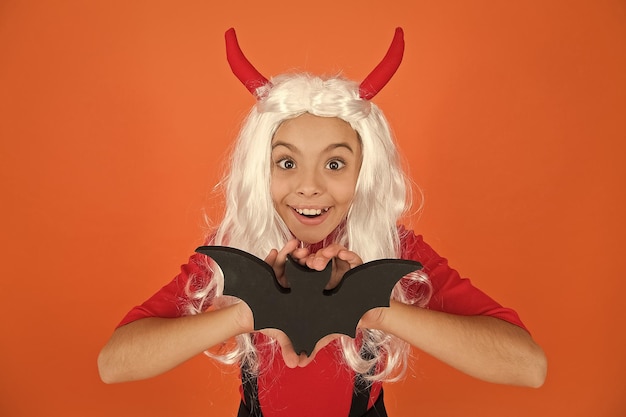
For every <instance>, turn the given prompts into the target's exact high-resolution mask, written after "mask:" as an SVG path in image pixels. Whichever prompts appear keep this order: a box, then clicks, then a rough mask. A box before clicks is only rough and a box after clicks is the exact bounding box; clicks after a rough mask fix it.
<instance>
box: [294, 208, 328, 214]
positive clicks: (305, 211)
mask: <svg viewBox="0 0 626 417" xmlns="http://www.w3.org/2000/svg"><path fill="white" fill-rule="evenodd" d="M295 210H296V211H297V212H298V213H299V214H304V215H305V216H318V215H320V214H322V211H328V209H327V208H325V209H324V210H321V209H306V208H305V209H295Z"/></svg>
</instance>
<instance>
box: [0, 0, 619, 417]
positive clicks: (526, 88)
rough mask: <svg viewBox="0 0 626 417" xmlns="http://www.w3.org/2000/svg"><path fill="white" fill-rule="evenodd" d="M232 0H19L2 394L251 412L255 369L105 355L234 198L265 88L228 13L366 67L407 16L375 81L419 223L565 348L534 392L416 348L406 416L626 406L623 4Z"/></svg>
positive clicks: (4, 134) (5, 35) (0, 48)
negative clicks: (231, 37) (105, 376)
mask: <svg viewBox="0 0 626 417" xmlns="http://www.w3.org/2000/svg"><path fill="white" fill-rule="evenodd" d="M212 3H215V2H210V1H181V2H174V1H152V0H150V1H147V0H144V1H120V0H115V1H109V0H107V1H90V2H85V1H78V0H76V1H37V2H35V1H32V2H28V1H11V0H4V1H2V3H1V4H0V138H1V154H0V158H1V160H0V172H1V190H0V191H1V197H0V198H1V199H2V203H1V211H2V213H1V216H0V219H1V222H2V225H1V239H2V247H1V248H0V256H1V257H2V258H1V268H2V270H1V272H0V274H1V275H0V296H1V300H2V302H1V304H0V305H1V307H0V308H1V310H2V314H1V317H0V335H1V338H2V339H1V342H0V384H1V386H0V415H2V416H44V415H45V416H61V415H63V416H120V417H123V416H137V415H150V416H153V417H158V416H171V415H186V416H216V415H225V416H228V415H234V413H235V409H236V407H237V392H236V385H237V381H236V372H234V371H228V370H224V369H221V368H219V367H218V366H216V365H214V364H213V363H212V362H211V361H210V360H208V359H206V358H204V357H203V356H199V357H197V358H194V359H192V360H191V361H189V362H187V363H186V364H184V365H183V366H181V367H179V368H177V369H175V370H173V371H171V372H169V373H167V374H165V375H162V376H159V377H157V378H153V379H151V380H147V381H140V382H134V383H127V384H120V385H113V386H107V385H105V384H103V383H101V382H100V381H99V378H98V375H97V370H96V356H97V354H98V351H99V349H100V348H101V346H102V345H103V344H104V343H105V341H106V340H107V338H108V337H109V335H110V334H111V332H112V330H113V327H114V326H115V324H116V323H117V322H118V320H120V319H121V317H122V316H123V315H124V314H125V312H126V311H127V310H128V309H129V308H130V307H132V306H133V305H134V304H137V303H139V302H141V301H143V300H144V299H145V298H147V297H148V296H149V295H151V294H152V293H153V292H154V291H155V290H156V289H158V288H159V287H160V286H161V285H163V284H164V283H166V282H167V281H168V280H169V279H171V277H173V276H174V275H175V274H176V273H177V271H178V265H180V264H181V263H183V262H184V261H185V260H186V259H187V256H188V255H189V254H190V253H191V252H192V251H193V249H194V248H195V247H196V245H197V244H199V243H200V242H201V238H202V233H203V230H204V226H203V225H204V222H203V212H204V211H206V212H207V213H208V214H209V216H211V217H212V218H213V219H216V218H217V215H216V213H217V212H218V211H217V208H218V207H219V205H220V202H219V199H216V198H215V197H214V196H213V195H212V194H211V193H210V190H211V188H212V186H213V185H214V184H215V183H216V182H217V180H218V179H219V177H220V173H221V171H222V168H223V160H224V155H225V154H226V152H227V150H228V147H229V145H230V143H231V141H232V138H233V136H234V135H235V133H236V131H237V126H238V124H239V122H240V121H241V119H242V116H243V114H244V113H245V111H246V110H247V109H248V108H249V106H251V105H252V103H253V99H252V97H251V96H250V95H249V94H248V93H247V91H246V90H245V89H244V88H243V87H242V86H241V85H240V84H239V83H238V81H236V79H235V78H234V77H233V76H232V74H231V73H230V70H229V68H228V66H227V64H226V61H225V58H224V45H223V32H224V31H225V30H226V29H227V28H228V27H230V26H234V27H236V28H237V29H238V34H239V38H240V42H241V44H242V46H243V48H244V50H245V51H246V53H247V55H248V56H249V57H250V59H251V61H252V62H254V64H255V65H256V66H257V67H258V68H259V69H260V70H261V72H263V73H264V74H265V75H268V76H269V75H272V74H276V73H279V72H283V71H287V70H291V69H304V70H309V71H313V72H336V71H338V70H340V69H342V70H343V71H344V74H345V75H347V76H348V77H351V78H354V79H361V78H363V77H364V76H365V75H366V74H367V72H368V71H369V70H370V69H371V68H373V66H374V65H375V64H376V63H377V62H378V60H379V59H380V58H381V57H382V55H383V54H384V52H385V50H386V48H387V46H388V44H389V42H390V41H391V37H392V35H393V29H394V27H395V26H403V27H404V29H405V35H406V41H407V47H406V53H405V60H404V63H403V64H402V66H401V67H400V70H399V71H398V73H397V75H396V77H394V79H393V80H392V81H391V82H390V84H389V85H388V87H387V88H385V90H384V91H383V92H382V93H381V94H380V95H379V96H377V97H376V99H375V101H376V102H377V103H378V104H379V105H380V106H381V107H382V108H383V109H384V111H385V112H386V114H387V115H388V117H389V119H390V121H391V123H392V125H393V127H394V130H395V133H396V134H397V136H398V139H399V143H400V147H401V148H402V151H403V152H404V154H405V155H406V158H407V161H408V163H409V164H410V166H411V172H412V175H413V178H414V179H415V181H416V182H417V183H418V184H419V185H420V186H421V187H422V189H423V191H424V195H425V207H424V210H423V212H422V214H421V216H420V217H419V218H418V217H417V216H414V217H413V218H412V225H413V226H414V227H415V228H416V229H417V230H418V231H419V232H421V233H423V234H424V235H425V237H426V239H427V241H429V242H430V243H431V244H432V245H433V246H434V247H435V248H436V249H437V250H438V251H439V252H440V253H442V254H443V255H444V256H446V257H448V258H449V259H450V261H451V263H452V265H453V266H454V267H456V268H457V269H459V270H460V271H461V272H462V274H463V275H465V276H469V277H472V279H473V281H474V283H475V284H476V285H478V286H479V287H481V288H483V289H484V290H486V291H487V292H488V293H489V294H491V295H492V296H494V297H495V298H496V299H498V300H499V301H500V302H502V303H503V304H506V305H509V306H512V307H514V308H516V309H517V310H518V312H519V313H520V314H521V316H522V318H523V320H524V321H525V323H526V324H527V325H528V327H529V328H530V329H531V330H532V333H533V335H534V337H535V339H536V340H537V341H538V342H539V343H540V344H541V345H542V346H543V347H544V348H545V350H546V352H547V355H548V357H549V361H550V362H549V373H548V379H547V381H546V384H545V386H544V387H543V388H541V389H539V390H532V389H524V388H514V387H507V386H497V385H492V384H487V383H484V382H481V381H477V380H474V379H472V378H470V377H467V376H465V375H462V374H460V373H459V372H457V371H455V370H453V369H450V368H449V367H447V366H445V365H443V364H441V363H439V362H438V361H436V360H435V359H433V358H430V357H428V356H427V355H425V354H419V353H418V358H417V360H416V361H414V363H413V364H412V370H411V372H410V375H409V376H408V377H407V379H406V380H405V381H404V382H402V383H398V384H394V385H390V386H388V388H387V390H388V395H387V397H388V401H387V403H388V409H389V411H390V415H392V416H414V415H428V416H461V415H463V416H481V417H485V416H534V417H540V416H555V415H567V416H623V415H626V400H625V399H624V393H625V392H626V376H625V375H626V366H625V365H626V359H625V355H624V352H626V343H625V336H624V330H625V329H624V327H625V326H624V316H625V314H624V308H623V304H622V303H624V300H623V294H624V290H625V284H624V282H625V281H626V279H625V278H626V265H625V259H626V256H624V248H625V245H624V243H623V236H624V234H625V232H626V230H625V227H624V223H625V222H624V219H623V216H624V212H625V211H626V207H625V206H626V205H625V201H624V200H625V195H626V192H625V190H626V184H625V182H626V173H625V169H624V159H625V158H624V155H625V152H624V147H625V145H624V141H625V139H626V122H625V117H624V115H625V114H626V82H625V75H624V74H626V5H625V3H624V2H623V1H601V2H598V1H592V0H590V1H543V0H531V1H526V2H501V1H486V0H482V1H481V0H479V1H471V2H470V1H441V2H431V1H423V0H422V1H408V0H406V1H395V2H380V1H376V2H374V1H368V0H361V1H344V2H341V1H336V0H334V1H328V0H319V1H316V2H312V3H311V2H308V3H307V2H304V3H303V2H293V1H289V2H288V1H271V0H268V1H264V2H248V1H242V0H231V1H228V2H223V4H222V2H220V4H219V5H218V6H216V5H212ZM459 349H462V347H461V346H460V347H459Z"/></svg>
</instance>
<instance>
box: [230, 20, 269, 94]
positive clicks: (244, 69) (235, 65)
mask: <svg viewBox="0 0 626 417" xmlns="http://www.w3.org/2000/svg"><path fill="white" fill-rule="evenodd" d="M225 37H226V59H227V60H228V64H229V65H230V69H231V70H232V71H233V74H235V76H236V77H237V78H239V81H241V83H242V84H243V85H244V86H245V87H246V88H247V89H248V90H249V91H250V92H251V93H252V94H255V95H256V89H257V88H259V87H261V86H263V85H265V84H267V82H268V81H267V78H265V77H264V76H263V75H261V73H260V72H259V71H257V70H256V68H254V66H252V64H251V63H250V61H248V59H247V58H246V57H245V55H244V54H243V52H242V51H241V48H240V47H239V42H237V35H236V34H235V29H233V28H230V29H228V30H227V31H226V34H225Z"/></svg>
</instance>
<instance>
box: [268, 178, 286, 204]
mask: <svg viewBox="0 0 626 417" xmlns="http://www.w3.org/2000/svg"><path fill="white" fill-rule="evenodd" d="M284 194H285V184H284V181H281V180H280V179H278V178H276V177H275V176H274V175H272V177H271V179H270V195H271V197H272V202H273V203H274V204H275V205H277V204H278V203H279V202H280V201H281V200H282V198H283V197H284Z"/></svg>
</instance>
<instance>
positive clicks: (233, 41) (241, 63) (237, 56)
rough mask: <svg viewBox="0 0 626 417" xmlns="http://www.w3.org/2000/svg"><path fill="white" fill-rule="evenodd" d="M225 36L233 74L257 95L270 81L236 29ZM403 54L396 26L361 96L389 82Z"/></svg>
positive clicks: (361, 88)
mask: <svg viewBox="0 0 626 417" xmlns="http://www.w3.org/2000/svg"><path fill="white" fill-rule="evenodd" d="M225 37H226V59H227V60H228V64H229V65H230V68H231V70H232V71H233V74H235V76H236V77H237V78H238V79H239V81H241V83H242V84H243V85H244V86H245V87H246V88H247V89H248V91H250V92H251V93H252V94H255V95H256V90H257V88H259V87H261V86H263V85H265V84H267V83H268V82H269V81H268V80H267V78H265V77H264V76H263V75H262V74H261V73H260V72H259V71H257V69H256V68H254V66H253V65H252V64H251V63H250V61H248V59H247V58H246V57H245V55H244V54H243V52H242V51H241V48H240V47H239V42H237V35H236V34H235V29H233V28H230V29H228V30H227V31H226V35H225ZM403 54H404V32H403V31H402V28H396V33H395V35H394V37H393V40H392V41H391V46H389V50H388V51H387V53H386V54H385V56H384V58H383V59H382V61H380V63H379V64H378V65H377V66H376V68H374V70H373V71H372V72H370V74H369V75H368V76H367V77H365V79H364V80H363V81H362V82H361V84H360V85H359V96H360V97H361V98H362V99H364V100H371V99H372V98H373V97H374V96H375V95H376V94H378V92H379V91H380V90H381V89H382V88H383V87H384V86H385V85H386V84H387V83H388V82H389V80H390V79H391V77H392V76H393V74H395V72H396V70H397V69H398V67H399V66H400V63H401V62H402V55H403Z"/></svg>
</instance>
